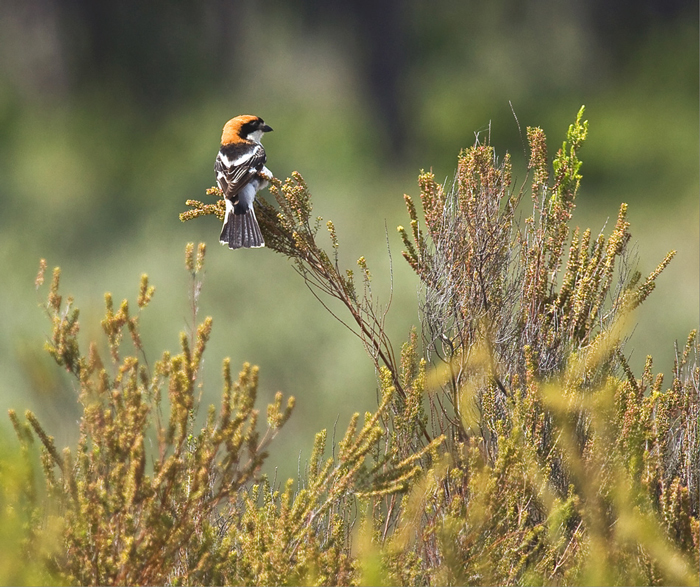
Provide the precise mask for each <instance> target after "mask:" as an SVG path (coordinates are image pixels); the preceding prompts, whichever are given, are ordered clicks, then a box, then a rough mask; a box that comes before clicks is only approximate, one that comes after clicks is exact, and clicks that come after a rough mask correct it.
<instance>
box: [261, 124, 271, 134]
mask: <svg viewBox="0 0 700 587" xmlns="http://www.w3.org/2000/svg"><path fill="white" fill-rule="evenodd" d="M271 130H272V127H271V126H270V125H269V124H266V125H265V126H263V127H262V131H263V132H270V131H271Z"/></svg>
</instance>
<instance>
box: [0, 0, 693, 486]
mask: <svg viewBox="0 0 700 587" xmlns="http://www.w3.org/2000/svg"><path fill="white" fill-rule="evenodd" d="M0 65H1V69H0V203H1V211H0V275H2V281H1V283H2V286H1V287H0V326H1V328H0V370H1V371H2V377H0V397H1V398H2V406H0V407H2V408H3V409H6V408H8V407H13V408H15V409H16V410H17V411H19V412H22V411H24V409H25V408H31V409H33V410H35V411H37V412H38V414H39V416H40V418H41V419H42V421H43V422H44V423H45V425H46V427H47V429H48V430H49V431H51V432H52V433H53V434H55V436H56V439H57V442H58V444H59V446H62V445H64V444H67V443H72V442H75V440H76V438H75V435H76V427H75V421H76V419H77V417H78V415H79V411H78V406H77V404H76V401H75V393H74V390H73V385H72V382H70V381H69V380H68V379H66V378H65V377H63V375H62V373H61V372H60V370H59V369H58V368H57V367H56V366H55V365H53V364H52V363H51V361H50V360H49V358H48V356H47V355H46V354H45V353H44V352H43V350H42V346H43V341H44V340H45V338H46V335H47V334H48V332H49V325H48V323H47V321H46V319H45V317H44V316H43V314H42V311H41V309H40V308H39V307H38V304H39V303H40V301H41V299H43V295H44V293H45V291H43V292H41V296H39V295H36V294H35V291H34V277H35V275H36V270H37V267H38V261H39V259H40V258H41V257H45V258H46V259H47V261H48V264H49V267H50V268H52V267H54V266H56V265H60V266H61V267H62V269H63V288H62V290H63V293H64V294H68V293H72V294H74V296H75V300H76V304H77V305H78V307H79V308H80V309H81V324H82V334H83V337H84V340H85V341H86V342H87V341H88V340H92V339H96V338H98V337H99V336H100V327H99V320H100V318H101V316H102V312H103V307H104V306H103V293H104V292H105V291H111V292H112V293H113V295H114V297H115V298H116V299H117V300H120V299H122V298H124V297H127V298H128V299H129V300H130V301H131V302H132V305H133V306H135V298H136V293H137V290H138V280H139V276H140V274H141V273H142V272H146V273H148V274H149V276H150V278H151V282H152V283H153V284H154V285H155V286H156V288H157V291H156V296H155V298H154V301H153V303H152V305H151V306H150V307H149V308H148V309H147V311H146V313H145V314H144V315H143V317H142V326H143V330H144V338H145V343H146V345H147V348H148V349H149V350H150V355H149V356H150V359H151V361H153V360H155V359H156V358H157V356H159V354H160V353H161V351H162V350H164V349H170V350H171V351H173V352H176V351H177V350H178V342H177V341H178V333H179V331H181V330H182V329H188V328H189V327H190V322H191V319H190V310H189V300H188V276H187V275H186V273H185V270H184V264H183V251H184V246H185V243H186V242H188V241H195V242H198V241H204V242H206V243H207V245H208V246H209V249H208V255H207V263H206V268H207V271H206V278H205V285H204V291H203V294H202V296H201V313H200V318H203V317H204V316H206V315H211V316H213V318H214V332H213V337H212V341H211V344H210V350H209V353H208V356H207V357H206V364H205V384H206V395H205V398H204V401H205V403H209V402H213V401H216V400H217V398H218V394H219V392H220V389H221V376H220V365H221V360H222V358H223V357H225V356H230V357H231V358H232V361H233V365H240V364H241V363H242V362H243V361H250V362H252V363H255V364H258V365H260V367H261V379H260V383H261V390H260V391H261V400H268V399H270V398H271V397H272V395H273V394H274V392H275V391H277V390H278V389H279V390H282V391H283V392H284V393H285V394H293V395H295V396H296V398H297V409H296V413H295V415H294V417H293V418H292V420H291V422H290V424H289V425H288V426H287V427H286V428H285V429H284V431H283V432H282V442H281V443H279V445H278V446H277V447H276V448H274V449H273V453H274V457H273V461H272V464H273V465H280V467H281V473H280V474H281V475H285V476H286V475H290V474H291V475H293V474H294V473H295V471H296V467H297V463H298V462H300V463H301V466H302V467H303V463H304V461H305V459H306V458H308V456H309V451H310V447H311V441H312V438H313V436H312V435H313V433H314V432H316V431H318V430H319V429H321V428H328V429H329V430H332V429H333V427H334V425H335V423H336V421H337V422H338V424H337V425H338V434H340V433H341V432H342V431H343V430H344V429H345V426H346V423H347V419H348V417H349V416H350V414H351V413H352V412H354V411H362V410H365V409H373V408H374V407H376V385H375V377H374V372H373V368H372V366H371V363H370V361H369V360H368V359H367V358H366V357H365V354H364V350H363V348H362V344H361V343H360V341H359V340H357V339H356V338H354V337H353V335H352V334H350V333H349V332H348V331H347V330H346V329H344V327H343V326H342V325H340V324H338V323H337V322H335V321H334V319H333V318H332V317H331V316H329V315H328V314H327V313H326V312H325V311H324V310H323V309H322V308H321V307H320V305H319V304H318V303H317V302H316V301H315V300H314V299H313V297H312V296H311V294H310V293H309V292H308V291H307V289H306V287H305V286H304V284H303V282H302V280H301V279H300V278H299V277H298V276H297V274H296V273H295V272H294V270H293V268H292V266H291V264H290V262H289V261H287V260H286V259H284V258H282V257H281V256H279V255H276V254H274V253H273V252H272V251H270V250H267V249H263V250H253V251H236V252H233V251H229V250H228V249H225V248H223V247H221V246H220V245H219V244H218V235H219V230H220V226H219V223H218V221H216V220H215V219H214V218H213V217H208V218H204V219H200V220H197V221H194V222H190V223H187V224H182V223H180V221H179V220H178V212H180V211H182V210H184V209H185V206H184V201H185V200H186V199H188V198H198V199H205V196H204V190H205V189H206V188H208V187H209V186H211V185H212V184H213V183H214V173H213V162H214V157H215V155H216V152H217V150H218V141H219V137H220V132H221V127H222V126H223V124H224V122H226V120H228V119H229V118H231V117H232V116H234V115H237V114H241V113H250V114H257V115H260V116H262V117H263V118H264V119H265V120H266V122H268V123H269V124H270V125H271V126H272V127H273V128H274V129H275V132H274V133H272V134H270V135H267V136H266V137H265V147H266V150H267V153H268V167H270V169H272V171H273V172H274V173H275V174H276V175H277V176H278V177H280V178H284V177H286V176H288V175H289V174H290V173H291V172H292V171H293V170H298V171H300V172H301V173H302V174H303V175H304V177H305V178H306V180H307V182H308V184H309V186H310V188H311V190H312V193H313V194H314V196H315V205H316V207H315V212H316V213H317V214H320V215H322V216H323V217H324V218H325V219H328V218H330V219H333V221H334V222H335V225H336V227H337V230H338V234H339V237H340V239H341V251H342V257H341V258H342V260H343V262H345V263H346V264H347V266H349V267H354V263H355V260H356V259H357V258H358V257H359V256H360V255H365V256H366V258H367V260H368V263H369V265H370V269H371V270H372V271H373V274H374V275H375V282H374V286H375V288H376V292H377V293H378V295H379V296H380V299H381V301H383V302H386V301H387V300H388V298H389V290H390V282H389V279H388V269H389V266H390V260H389V254H388V253H387V238H388V243H389V247H390V251H391V258H392V259H393V301H392V307H391V311H390V313H389V318H388V326H389V330H390V332H391V334H392V336H393V340H394V341H396V344H397V346H398V345H399V344H400V342H401V341H402V340H405V338H406V336H407V334H408V331H409V329H410V327H411V326H412V325H413V324H417V322H418V313H417V304H416V300H417V291H418V284H417V281H416V279H415V277H414V276H413V275H412V274H411V273H410V271H409V270H408V268H407V266H405V263H404V262H403V260H402V259H401V255H400V251H401V243H400V240H399V238H398V236H397V235H396V231H395V228H396V226H397V225H398V224H405V223H406V214H405V209H404V204H403V200H402V195H403V194H404V193H409V194H412V195H416V194H417V187H416V177H417V174H418V172H419V171H420V169H422V168H425V169H428V168H431V167H432V169H433V170H434V171H435V173H436V175H437V177H438V179H439V180H442V179H447V178H451V176H452V174H453V173H454V171H455V167H456V158H457V154H458V152H459V150H460V149H461V148H463V147H466V146H469V145H471V144H472V143H473V142H474V139H475V133H479V136H480V137H481V139H482V140H485V137H488V136H489V135H490V141H491V143H492V144H493V145H494V146H495V147H496V149H497V152H498V154H499V155H501V156H502V155H503V154H504V153H505V152H506V151H508V152H510V153H511V154H512V156H513V159H514V163H515V168H514V178H515V180H516V182H518V181H522V180H523V179H524V177H525V172H526V170H525V158H524V133H525V128H526V127H527V126H528V125H530V126H542V127H543V128H544V129H545V131H546V133H547V134H548V137H549V149H550V152H551V154H552V155H553V154H554V153H555V152H556V149H557V148H558V147H559V146H560V145H561V141H562V140H563V138H564V135H565V132H566V128H567V126H568V124H569V123H571V122H572V121H573V120H574V117H575V115H576V112H577V111H578V109H579V107H580V105H581V104H585V105H586V108H587V110H586V118H587V119H589V120H590V133H589V140H588V142H587V144H586V146H585V147H584V150H583V151H582V153H581V157H582V159H583V161H584V165H583V168H582V172H583V175H584V179H583V184H582V190H581V193H580V197H579V200H578V207H577V210H576V214H575V217H574V222H575V224H579V225H581V226H582V227H588V226H590V227H591V228H592V229H593V231H594V233H595V232H597V231H598V230H600V229H601V228H602V227H603V226H604V224H605V222H606V220H607V219H610V222H611V223H612V222H614V219H615V217H616V214H617V211H618V209H619V205H620V203H621V202H627V203H628V204H629V206H630V214H629V216H630V220H631V222H632V227H631V231H632V234H633V240H634V242H635V243H636V245H635V246H636V248H637V252H638V255H639V268H640V270H641V271H642V272H643V273H648V272H650V271H651V270H652V269H653V268H654V267H655V266H656V264H657V263H658V262H659V261H660V260H661V259H662V258H663V257H664V255H665V254H666V253H667V252H668V251H669V250H671V249H677V250H678V256H677V258H676V259H675V260H674V261H673V263H672V264H671V266H670V268H669V269H668V270H667V271H666V272H665V273H664V274H663V276H662V277H661V279H660V281H659V286H658V288H657V290H656V291H655V292H654V293H653V295H652V296H651V298H650V299H649V301H648V302H647V303H646V304H645V305H644V307H643V308H644V311H642V312H640V313H639V314H638V315H637V316H636V322H637V324H636V328H635V330H634V334H633V336H632V338H631V340H630V342H629V344H628V345H627V351H628V352H631V353H632V362H633V365H635V366H636V367H637V368H639V366H641V364H642V363H643V360H644V357H645V356H646V355H647V354H652V355H653V356H654V357H655V358H656V364H655V366H656V368H657V369H658V370H664V371H665V372H667V373H668V372H669V370H670V368H671V365H672V359H673V342H674V340H676V339H678V340H679V341H681V342H682V341H684V339H685V337H686V336H687V333H688V331H689V330H690V329H691V328H696V327H697V326H698V321H699V316H698V314H699V305H700V304H699V300H698V281H699V276H698V265H699V259H698V249H699V245H698V190H699V186H698V158H699V146H698V127H699V120H698V67H699V65H698V6H697V2H692V1H685V0H642V1H632V0H617V1H610V0H592V1H589V2H584V1H581V0H578V1H569V2H560V1H555V0H538V1H534V0H531V1H529V2H522V1H514V0H492V1H489V2H476V1H457V0H455V1H444V2H419V1H416V0H403V1H402V0H373V1H372V2H370V1H368V0H360V1H355V2H352V1H351V2H347V1H346V2H341V1H333V0H327V1H324V2H322V1H320V0H305V1H301V0H300V1H294V2H290V1H287V2H282V1H277V2H273V1H255V2H254V1H247V2H226V1H222V0H220V1H205V2H203V1H201V0H181V1H179V2H166V1H165V0H157V1H151V2H147V3H143V2H139V1H137V0H122V1H121V2H91V1H89V0H5V1H4V2H2V3H1V4H0ZM510 104H512V108H513V109H514V111H515V113H516V115H517V120H518V122H519V126H518V122H516V120H515V118H514V116H513V114H512V112H511V105H510ZM263 195H265V194H263ZM610 228H611V224H609V226H608V230H609V229H610ZM387 235H388V237H387Z"/></svg>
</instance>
